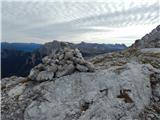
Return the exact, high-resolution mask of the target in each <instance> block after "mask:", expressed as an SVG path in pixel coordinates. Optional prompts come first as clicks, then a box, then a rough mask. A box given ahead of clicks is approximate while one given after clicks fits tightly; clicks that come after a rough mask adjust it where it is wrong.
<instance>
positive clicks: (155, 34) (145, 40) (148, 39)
mask: <svg viewBox="0 0 160 120" xmlns="http://www.w3.org/2000/svg"><path fill="white" fill-rule="evenodd" d="M132 47H134V48H160V25H158V26H157V27H156V28H155V29H153V30H152V31H151V32H150V33H149V34H146V35H145V36H144V37H142V38H141V39H139V40H136V42H135V44H133V45H132Z"/></svg>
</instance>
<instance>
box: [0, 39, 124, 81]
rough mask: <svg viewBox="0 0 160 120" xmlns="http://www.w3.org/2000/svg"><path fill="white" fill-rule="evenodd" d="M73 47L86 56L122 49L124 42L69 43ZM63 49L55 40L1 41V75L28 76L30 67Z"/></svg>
mask: <svg viewBox="0 0 160 120" xmlns="http://www.w3.org/2000/svg"><path fill="white" fill-rule="evenodd" d="M68 44H69V46H70V47H71V48H78V49H79V50H80V51H81V53H82V55H83V56H84V57H85V58H88V57H93V56H96V55H99V54H104V53H109V52H114V51H121V50H124V49H126V48H127V47H126V46H125V45H124V44H98V43H86V42H81V43H79V44H73V43H68ZM59 49H61V45H60V42H59V41H57V40H54V41H52V42H48V43H45V44H44V45H43V44H36V43H7V42H2V43H1V58H2V59H1V63H2V64H1V65H2V70H1V71H2V72H1V77H2V78H3V77H9V76H13V75H16V76H27V75H28V73H29V71H30V69H31V68H33V67H34V66H35V65H37V64H39V63H40V62H41V59H42V58H43V57H44V56H46V55H49V54H50V53H52V52H56V51H57V50H59Z"/></svg>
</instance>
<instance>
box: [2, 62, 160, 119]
mask: <svg viewBox="0 0 160 120" xmlns="http://www.w3.org/2000/svg"><path fill="white" fill-rule="evenodd" d="M155 71H156V70H154V68H153V67H152V66H148V65H142V64H138V63H136V62H134V63H128V64H126V65H123V66H121V67H120V66H113V67H111V68H110V69H105V70H98V71H95V72H94V73H89V72H88V73H87V72H85V73H83V72H77V73H74V74H72V75H68V76H63V77H60V78H57V79H55V81H45V82H42V83H37V82H35V81H30V80H28V79H26V78H21V77H20V78H19V77H12V78H5V79H2V87H3V89H2V120H44V119H45V120H52V119H54V120H103V119H105V120H110V119H111V120H117V119H121V120H126V119H138V118H139V113H140V112H141V111H143V109H145V106H147V105H149V104H150V98H151V97H152V92H154V93H155V91H157V90H158V89H157V90H154V91H152V84H151V83H150V75H151V74H152V73H154V72H155ZM156 72H157V73H158V71H156ZM158 74H159V73H158ZM155 77H157V76H155ZM156 80H157V79H156ZM153 81H154V77H153ZM155 88H156V87H155ZM17 90H20V91H19V92H16V91H17ZM14 91H15V93H14ZM12 93H14V94H12Z"/></svg>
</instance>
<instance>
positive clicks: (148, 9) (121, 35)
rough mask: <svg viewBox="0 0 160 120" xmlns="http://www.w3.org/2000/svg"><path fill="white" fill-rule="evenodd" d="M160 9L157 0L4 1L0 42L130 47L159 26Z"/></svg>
mask: <svg viewBox="0 0 160 120" xmlns="http://www.w3.org/2000/svg"><path fill="white" fill-rule="evenodd" d="M8 1H10V0H8ZM159 9H160V8H159V1H158V0H152V1H148V0H144V1H143V2H142V1H140V2H138V1H137V0H127V1H126V0H121V1H119V0H115V1H111V0H107V2H106V1H103V2H38V1H36V2H31V1H27V2H17V1H14V2H5V1H3V2H2V39H3V40H6V41H8V42H33V41H32V40H34V42H39V43H44V42H47V41H50V40H53V39H57V40H65V41H66V40H68V41H70V42H81V41H86V42H89V41H91V42H105V43H116V42H117V43H123V42H124V43H126V44H128V45H130V44H131V43H132V42H134V40H136V39H138V38H139V37H141V36H143V35H144V34H145V33H146V32H149V31H150V30H152V29H153V28H154V27H155V26H156V25H158V23H159V20H160V18H159ZM138 28H139V29H138ZM142 28H143V29H142ZM133 30H134V31H133ZM117 33H118V34H117ZM129 36H132V37H129ZM124 39H125V40H124ZM127 40H128V41H127Z"/></svg>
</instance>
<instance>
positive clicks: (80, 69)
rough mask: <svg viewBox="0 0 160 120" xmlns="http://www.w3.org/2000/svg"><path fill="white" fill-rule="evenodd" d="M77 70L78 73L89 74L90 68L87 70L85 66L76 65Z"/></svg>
mask: <svg viewBox="0 0 160 120" xmlns="http://www.w3.org/2000/svg"><path fill="white" fill-rule="evenodd" d="M76 69H77V70H78V71H80V72H87V71H88V68H87V67H86V66H84V65H79V64H77V65H76Z"/></svg>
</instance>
